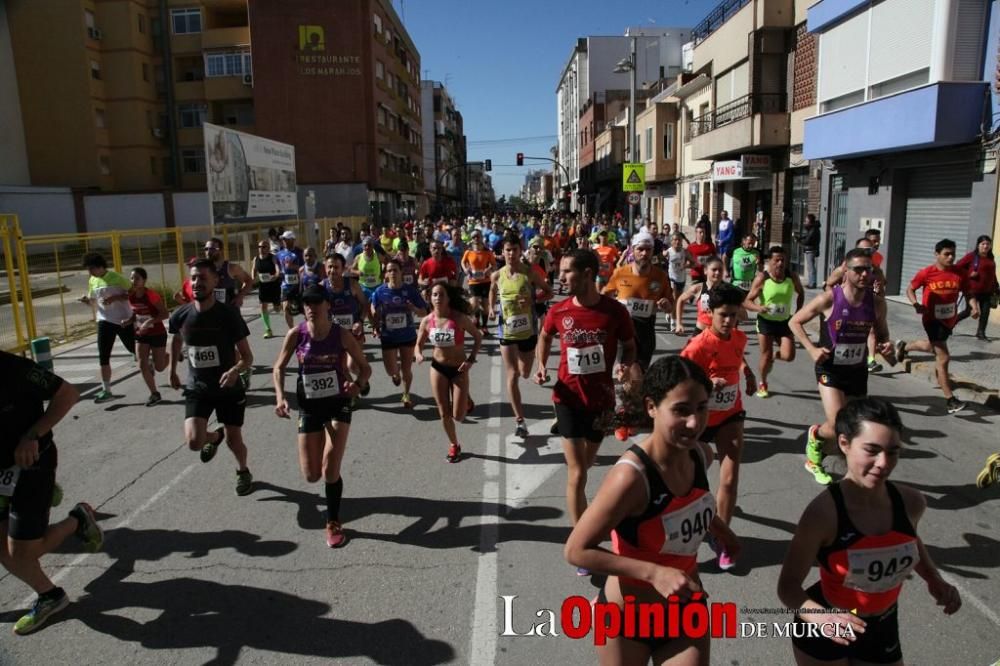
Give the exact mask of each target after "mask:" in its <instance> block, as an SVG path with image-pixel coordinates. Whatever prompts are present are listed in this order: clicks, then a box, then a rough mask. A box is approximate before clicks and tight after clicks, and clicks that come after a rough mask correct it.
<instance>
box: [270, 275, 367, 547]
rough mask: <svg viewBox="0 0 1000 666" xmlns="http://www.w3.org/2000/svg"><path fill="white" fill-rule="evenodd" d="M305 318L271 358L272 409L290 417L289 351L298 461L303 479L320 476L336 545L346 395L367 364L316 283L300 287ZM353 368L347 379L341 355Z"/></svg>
mask: <svg viewBox="0 0 1000 666" xmlns="http://www.w3.org/2000/svg"><path fill="white" fill-rule="evenodd" d="M302 305H303V307H304V309H305V321H304V322H302V323H301V324H299V325H298V326H296V327H295V328H293V329H291V330H290V331H288V334H287V335H286V336H285V341H284V344H283V345H282V347H281V351H280V352H279V353H278V360H277V361H275V362H274V394H275V402H276V406H275V408H274V412H275V414H277V415H278V416H279V417H281V418H284V419H287V418H289V417H290V412H289V409H288V400H287V399H286V397H285V368H286V367H287V366H288V362H289V360H291V358H292V355H293V354H294V355H295V356H296V358H297V359H298V363H299V376H298V380H297V381H296V388H295V393H296V398H297V400H298V404H299V442H298V444H299V465H300V467H301V469H302V476H304V477H305V479H306V481H307V482H309V483H315V482H316V481H319V479H320V477H321V476H322V477H323V482H324V486H325V494H326V512H327V518H326V545H327V546H329V547H330V548H339V547H340V546H343V545H344V544H345V543H347V537H346V535H345V534H344V530H343V528H342V526H341V523H340V498H341V497H342V495H343V493H344V480H343V479H342V478H341V477H340V463H341V461H343V459H344V450H345V449H346V447H347V434H348V432H349V431H350V428H351V415H352V412H351V406H350V405H351V400H352V399H353V398H355V397H357V395H358V394H359V393H360V392H361V390H362V389H363V388H364V387H366V386H367V385H368V378H369V377H370V376H371V373H372V371H371V367H369V365H368V361H367V360H365V355H364V352H363V351H362V350H361V345H359V344H358V342H357V340H355V339H354V336H353V335H352V334H351V331H350V330H349V329H346V328H341V327H339V326H334V324H333V322H332V321H330V301H329V300H328V298H327V294H326V292H325V290H323V288H322V287H319V286H317V285H314V286H312V287H309V288H307V289H305V290H304V291H303V292H302ZM348 357H350V358H351V360H353V361H354V364H355V366H356V367H357V368H358V369H359V376H358V379H357V381H350V380H349V379H348V374H347V358H348Z"/></svg>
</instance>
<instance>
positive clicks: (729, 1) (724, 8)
mask: <svg viewBox="0 0 1000 666" xmlns="http://www.w3.org/2000/svg"><path fill="white" fill-rule="evenodd" d="M748 4H750V0H722V2H720V3H719V4H718V5H717V6H716V7H715V9H713V10H712V11H710V12H709V13H708V16H706V17H705V18H704V19H703V20H702V22H701V23H699V24H698V25H696V26H695V27H694V30H692V31H691V39H693V40H694V43H695V46H697V45H698V44H700V43H702V42H703V41H705V40H706V39H707V38H708V36H709V35H711V34H712V33H713V32H715V31H716V30H718V29H719V28H720V27H722V24H723V23H725V22H726V21H728V20H729V19H731V18H732V17H733V16H734V15H735V14H736V12H738V11H740V10H741V9H743V7H745V6H746V5H748Z"/></svg>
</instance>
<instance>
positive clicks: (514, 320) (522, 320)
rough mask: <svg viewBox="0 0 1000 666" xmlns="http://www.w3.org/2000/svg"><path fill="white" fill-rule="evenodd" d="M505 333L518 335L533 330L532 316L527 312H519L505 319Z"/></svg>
mask: <svg viewBox="0 0 1000 666" xmlns="http://www.w3.org/2000/svg"><path fill="white" fill-rule="evenodd" d="M503 330H504V334H505V335H517V334H518V333H525V332H527V331H530V330H531V318H530V317H529V316H528V315H527V314H519V315H514V316H513V317H510V318H509V319H504V320H503Z"/></svg>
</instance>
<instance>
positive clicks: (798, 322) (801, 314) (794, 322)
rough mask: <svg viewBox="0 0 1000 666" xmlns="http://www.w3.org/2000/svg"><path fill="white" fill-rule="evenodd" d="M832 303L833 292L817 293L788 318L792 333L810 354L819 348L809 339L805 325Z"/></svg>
mask: <svg viewBox="0 0 1000 666" xmlns="http://www.w3.org/2000/svg"><path fill="white" fill-rule="evenodd" d="M832 303H833V294H832V293H831V292H828V291H824V292H823V293H822V294H817V295H816V297H815V298H813V299H812V300H811V301H809V302H808V303H806V305H805V307H803V308H802V309H801V310H799V311H798V312H796V313H795V314H794V315H792V318H791V319H789V320H788V327H789V328H790V329H792V333H794V334H795V337H796V338H797V339H798V341H799V342H800V343H802V346H803V347H805V348H806V351H808V352H809V354H810V356H812V355H813V353H814V352H815V351H817V350H818V349H819V348H818V347H817V346H816V345H814V344H813V342H812V340H810V339H809V334H808V333H806V329H805V325H806V324H808V323H809V322H810V321H812V320H813V319H815V318H816V317H818V316H819V315H821V314H822V313H823V312H824V311H825V310H826V309H827V308H829V307H830V305H831V304H832Z"/></svg>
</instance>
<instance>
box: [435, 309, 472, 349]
mask: <svg viewBox="0 0 1000 666" xmlns="http://www.w3.org/2000/svg"><path fill="white" fill-rule="evenodd" d="M427 318H428V322H427V339H428V340H429V341H430V343H431V344H432V345H434V346H435V347H461V346H462V345H464V344H465V330H464V329H463V328H462V327H460V326H458V325H457V324H456V323H455V320H454V319H444V320H442V321H441V322H438V318H437V315H435V314H434V313H433V312H432V313H430V314H429V315H427Z"/></svg>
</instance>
